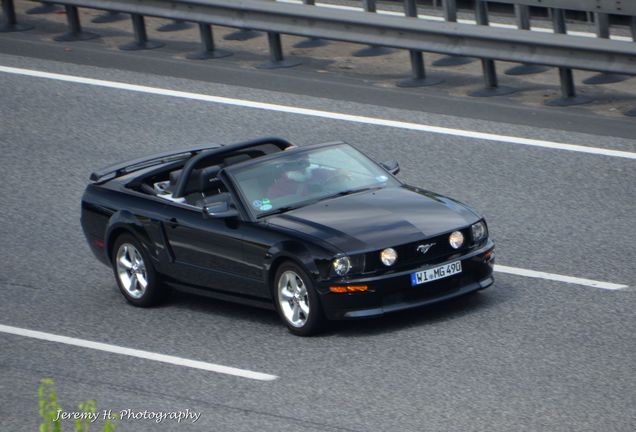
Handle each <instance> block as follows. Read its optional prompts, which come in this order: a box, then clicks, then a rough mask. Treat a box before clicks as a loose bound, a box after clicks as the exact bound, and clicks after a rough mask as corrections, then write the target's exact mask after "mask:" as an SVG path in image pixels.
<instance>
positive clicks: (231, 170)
mask: <svg viewBox="0 0 636 432" xmlns="http://www.w3.org/2000/svg"><path fill="white" fill-rule="evenodd" d="M339 146H346V147H351V148H352V149H354V150H355V151H356V152H357V153H358V154H359V155H360V156H362V157H363V158H364V159H366V160H367V161H369V162H371V164H373V165H375V166H377V167H378V168H379V169H380V170H382V171H383V172H384V173H386V175H387V176H388V177H389V178H390V179H392V180H393V181H395V182H397V186H403V185H404V183H403V182H402V181H401V180H400V179H398V178H397V177H396V176H394V175H393V174H391V173H390V172H389V171H387V169H386V168H384V167H383V166H382V165H381V164H380V163H378V162H376V161H375V160H373V159H372V158H370V157H369V156H367V155H366V154H364V153H363V152H362V151H360V150H358V149H357V148H356V147H354V146H352V145H351V144H348V143H346V142H344V141H336V142H326V143H320V144H311V145H307V146H302V147H293V148H290V149H289V150H285V151H282V152H277V153H273V154H269V155H266V156H262V157H259V158H255V159H250V160H247V161H245V162H241V163H238V164H236V165H232V166H229V167H227V168H224V169H223V172H224V174H225V175H226V176H227V177H228V178H229V180H230V181H231V183H232V189H234V191H235V194H236V197H237V198H238V200H240V201H241V204H242V206H243V208H244V209H245V210H246V211H247V212H248V213H249V215H250V219H251V220H252V221H254V222H255V221H258V220H262V219H265V218H267V217H268V216H274V215H277V214H281V213H278V212H276V211H273V212H271V213H267V212H265V213H259V212H257V211H255V210H254V209H253V208H252V206H251V205H249V200H248V198H247V197H246V196H245V194H244V192H243V188H241V186H240V183H239V181H238V179H237V178H236V176H235V171H239V170H243V169H245V168H248V167H251V166H253V165H258V164H261V163H265V162H268V161H272V160H276V159H278V158H281V157H283V156H285V157H286V156H288V155H290V154H298V155H301V154H304V153H309V152H312V151H315V150H318V149H322V148H327V147H339ZM384 187H386V186H384ZM338 196H341V195H340V194H334V195H330V196H325V197H323V198H320V199H308V200H305V201H299V202H298V203H296V204H298V205H294V206H293V209H297V208H302V207H305V206H308V205H311V204H313V203H315V202H319V201H322V200H324V199H330V198H335V197H338ZM283 207H285V206H283ZM293 209H290V211H291V210H293ZM283 213H284V212H283Z"/></svg>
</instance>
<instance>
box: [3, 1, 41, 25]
mask: <svg viewBox="0 0 636 432" xmlns="http://www.w3.org/2000/svg"><path fill="white" fill-rule="evenodd" d="M2 19H3V20H2V23H0V33H7V32H16V31H25V30H31V29H32V28H33V26H30V25H26V24H18V20H17V19H16V16H15V7H14V5H13V0H2Z"/></svg>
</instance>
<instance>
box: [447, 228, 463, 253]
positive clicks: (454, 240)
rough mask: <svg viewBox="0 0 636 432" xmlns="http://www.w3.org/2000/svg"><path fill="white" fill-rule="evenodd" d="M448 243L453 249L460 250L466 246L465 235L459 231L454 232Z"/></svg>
mask: <svg viewBox="0 0 636 432" xmlns="http://www.w3.org/2000/svg"><path fill="white" fill-rule="evenodd" d="M448 242H449V243H450V245H451V247H452V248H453V249H459V248H460V247H462V245H463V244H464V234H462V233H461V232H459V231H453V232H452V233H451V235H450V236H449V237H448Z"/></svg>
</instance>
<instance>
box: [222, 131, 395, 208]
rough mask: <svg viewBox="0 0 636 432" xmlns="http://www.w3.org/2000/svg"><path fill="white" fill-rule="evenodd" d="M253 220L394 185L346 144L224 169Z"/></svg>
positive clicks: (369, 161)
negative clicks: (229, 175) (239, 193)
mask: <svg viewBox="0 0 636 432" xmlns="http://www.w3.org/2000/svg"><path fill="white" fill-rule="evenodd" d="M229 172H230V174H231V175H232V176H233V177H234V179H235V183H236V185H237V186H238V188H239V189H240V191H241V192H242V194H243V196H244V198H245V199H246V200H247V204H248V206H249V207H250V208H251V210H252V211H253V212H254V213H255V214H256V216H264V215H267V214H271V213H277V212H283V211H286V210H290V209H293V208H298V207H302V206H303V205H307V204H309V203H312V202H316V201H320V200H323V199H328V198H330V197H335V196H340V195H344V194H348V193H355V192H358V191H362V190H366V189H369V188H380V187H385V186H394V185H398V184H399V182H398V181H397V180H395V179H394V178H393V177H391V176H390V175H389V174H387V172H386V171H384V170H383V169H382V168H380V167H379V166H378V165H376V164H375V163H374V162H372V161H371V160H369V159H368V158H367V157H366V156H364V155H363V154H362V153H360V152H359V151H357V150H356V149H354V148H353V147H351V146H349V145H347V144H338V145H333V146H328V147H319V148H316V149H311V150H307V151H294V152H290V153H289V154H285V153H280V154H279V156H278V157H276V158H275V159H272V160H266V161H263V162H262V163H257V164H255V165H248V166H246V167H236V168H234V169H231V170H229Z"/></svg>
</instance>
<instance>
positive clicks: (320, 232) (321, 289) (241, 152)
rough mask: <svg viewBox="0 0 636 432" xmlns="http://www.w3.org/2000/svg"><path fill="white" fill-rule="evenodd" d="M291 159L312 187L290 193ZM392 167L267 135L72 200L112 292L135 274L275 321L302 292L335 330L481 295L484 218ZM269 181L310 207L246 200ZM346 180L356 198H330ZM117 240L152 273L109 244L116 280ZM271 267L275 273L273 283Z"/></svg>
mask: <svg viewBox="0 0 636 432" xmlns="http://www.w3.org/2000/svg"><path fill="white" fill-rule="evenodd" d="M341 154H342V155H346V157H340V155H341ZM314 155H323V156H322V157H323V159H320V163H318V164H316V163H314V162H312V160H314V159H315V158H314V159H311V158H312V157H314ZM349 157H351V161H352V162H350V165H351V164H352V165H353V166H354V168H352V169H348V168H347V167H345V169H343V168H342V167H340V168H338V167H334V168H332V167H331V165H330V164H331V162H329V163H324V160H327V161H333V164H335V165H338V163H340V161H341V160H342V159H346V158H349ZM329 158H331V159H329ZM297 160H303V164H304V166H303V168H302V169H304V170H305V171H307V172H310V174H311V175H315V173H317V172H320V173H321V175H322V176H323V177H322V178H321V179H320V180H319V181H317V182H314V183H309V182H308V181H307V184H302V183H301V182H296V181H295V179H296V177H297V176H298V175H297V174H296V173H297V172H301V171H298V167H292V168H289V164H290V163H292V162H293V163H296V162H294V161H297ZM354 162H355V163H354ZM286 164H287V165H286ZM281 167H282V168H281ZM292 169H294V170H297V171H290V170H292ZM387 169H388V170H387ZM398 169H399V168H397V163H393V164H391V163H388V164H376V163H375V162H372V161H371V160H370V159H368V158H367V157H366V156H364V155H362V154H361V153H359V152H357V151H356V150H355V149H353V148H352V147H350V146H348V145H347V144H344V143H326V144H318V145H313V146H304V147H295V146H293V145H291V144H290V143H289V142H287V141H285V140H282V139H279V138H262V139H258V140H255V141H250V142H245V143H239V144H232V145H224V146H205V147H201V148H195V149H189V150H186V151H179V152H168V153H164V154H159V155H154V156H149V157H145V158H142V159H138V160H134V161H128V162H125V163H122V164H117V165H114V166H111V167H108V168H105V169H103V170H101V171H99V172H96V173H93V174H92V176H91V183H90V184H89V185H88V186H87V187H86V191H85V193H84V196H83V198H82V217H81V221H82V227H83V230H84V233H85V235H86V238H87V240H88V243H89V245H90V248H91V249H92V251H93V253H94V254H95V256H96V257H97V258H98V259H99V260H100V261H102V262H103V263H104V264H106V265H109V266H111V265H112V266H113V268H114V270H115V274H116V276H117V275H118V274H120V275H123V278H124V282H126V281H128V279H126V278H127V277H128V278H130V280H134V282H135V284H137V279H136V277H135V274H137V275H138V277H139V281H141V282H144V281H145V282H146V284H148V283H150V285H151V287H152V288H153V289H159V288H155V287H154V286H153V285H157V286H158V285H161V286H171V287H174V288H178V289H181V290H185V291H189V292H194V293H198V294H203V295H208V296H213V297H217V298H220V299H225V300H232V301H239V302H243V303H247V304H251V305H257V306H263V307H268V308H274V309H278V310H279V312H281V314H282V311H281V307H279V304H280V305H283V306H282V308H283V309H285V308H286V304H287V303H285V301H287V300H285V301H283V297H284V296H287V295H288V294H289V295H290V297H289V299H288V301H289V305H291V306H290V307H291V309H289V311H291V310H292V309H293V310H294V313H295V314H296V315H295V316H296V318H297V319H298V317H299V316H300V317H302V316H303V312H302V310H303V309H302V308H299V307H297V306H296V307H295V309H294V304H295V303H294V302H296V304H298V302H299V300H298V296H299V295H301V296H302V295H304V296H305V297H306V296H307V295H308V294H307V290H308V289H309V290H310V291H311V298H313V299H314V300H312V301H309V298H308V297H307V298H306V300H307V302H308V303H310V304H311V307H313V308H314V309H313V310H314V311H315V312H311V313H312V314H313V315H315V316H316V317H318V316H321V317H322V318H326V319H347V318H359V317H368V316H376V315H382V314H384V313H386V312H392V311H397V310H401V309H406V308H412V307H416V306H422V305H425V304H430V303H434V302H438V301H441V300H445V299H449V298H453V297H456V296H459V295H462V294H466V293H469V292H473V291H477V290H480V289H483V288H486V287H488V286H489V285H491V284H492V283H493V277H492V269H493V263H494V252H493V248H494V244H493V242H492V241H491V240H490V239H489V237H488V233H487V228H486V226H485V221H483V218H481V216H480V215H479V214H477V213H476V212H475V211H474V210H473V209H471V208H469V207H467V206H465V205H463V204H461V203H459V202H457V201H455V200H453V199H451V198H448V197H444V196H441V195H438V194H435V193H433V192H429V191H425V190H421V189H419V188H415V187H412V186H408V185H405V184H403V183H401V182H400V181H399V180H397V179H396V178H395V177H394V175H393V173H395V172H396V171H397V170H398ZM259 170H260V171H259ZM276 170H283V171H284V170H287V171H285V172H284V176H283V177H282V178H283V180H284V181H285V182H286V183H285V184H290V185H291V186H289V187H291V188H298V189H297V190H294V192H293V194H292V195H290V196H294V197H297V195H298V196H300V195H302V196H303V197H309V199H306V200H302V199H301V200H300V201H296V202H294V203H293V205H287V204H288V203H287V202H286V201H285V199H286V198H285V196H283V195H281V198H271V199H270V198H268V197H263V198H262V199H260V198H258V199H253V197H254V196H257V197H260V195H258V194H261V195H266V194H267V193H270V194H271V192H262V190H264V189H263V188H264V186H263V185H265V184H270V183H271V185H270V186H269V187H270V189H269V190H270V191H271V190H272V189H271V188H272V187H274V186H276V185H280V184H282V183H284V182H283V181H282V180H278V179H274V180H272V178H271V176H273V175H274V174H273V172H274V171H276ZM356 170H357V171H356ZM353 171H355V173H354V174H350V172H353ZM380 171H381V172H382V173H383V174H379V175H378V173H379V172H380ZM390 171H392V172H393V173H392V172H390ZM358 173H359V178H358V177H356V175H358ZM270 174H271V176H270ZM291 174H294V176H292V175H291ZM303 175H306V174H303ZM365 176H366V177H365ZM369 176H372V178H371V177H369ZM292 179H293V180H292ZM303 179H305V177H303ZM360 179H363V180H364V179H366V180H364V181H363V180H360ZM369 179H371V180H369ZM356 181H357V182H358V183H355V182H356ZM368 182H371V184H370V185H366V183H368ZM296 183H298V184H301V186H296ZM353 183H355V184H362V185H363V186H366V187H360V188H349V189H343V187H344V186H342V184H346V185H350V184H353ZM283 186H284V185H283ZM283 186H280V187H283ZM289 187H288V188H289ZM250 188H251V189H250ZM258 188H260V189H259V191H256V192H254V190H256V189H258ZM301 189H302V191H303V192H302V193H301V192H297V191H298V190H301ZM332 189H333V190H332ZM250 191H251V192H250ZM330 192H334V193H330ZM250 194H251V195H250ZM299 194H300V195H299ZM288 201H289V199H288ZM276 202H280V203H281V204H280V206H279V207H277V206H276ZM458 233H459V234H458ZM451 235H452V236H453V239H456V238H463V242H462V243H461V244H460V245H459V246H458V247H457V248H455V247H454V246H452V245H451V244H450V243H451V242H450V241H449V237H450V236H451ZM122 236H126V238H129V239H130V240H129V241H128V243H125V244H126V245H128V246H129V247H130V248H131V249H135V247H133V245H136V247H137V248H140V250H139V251H136V250H135V253H136V256H137V257H138V258H139V260H138V261H139V265H138V266H137V267H139V266H145V268H147V269H148V270H149V271H152V274H146V273H144V275H143V277H142V276H141V274H140V273H139V270H135V271H136V272H137V273H135V271H133V270H131V269H132V267H133V261H135V260H134V259H133V258H129V257H128V256H129V255H130V253H129V255H126V251H125V250H124V249H125V248H126V246H121V245H119V246H120V248H121V250H120V254H119V255H117V256H118V257H119V256H120V255H121V261H122V262H123V263H125V264H126V268H123V267H121V266H119V267H120V268H119V270H120V271H119V273H118V270H117V265H116V263H115V261H116V258H115V254H116V253H117V250H116V247H115V246H117V245H118V238H121V237H122ZM476 237H479V238H476ZM119 243H122V242H121V241H120V242H119ZM457 243H458V242H456V243H454V245H455V246H456V245H457ZM389 249H390V250H389ZM130 257H132V255H130ZM394 258H395V260H394V262H393V263H392V264H390V265H387V264H386V262H390V261H391V259H394ZM383 260H385V262H383ZM449 264H452V266H449ZM282 265H285V266H286V267H285V269H286V270H288V271H287V273H283V274H282V275H281V274H279V273H280V271H281V266H282ZM290 266H291V267H290ZM444 266H446V267H444ZM288 267H289V269H291V270H289V269H288ZM122 270H123V272H122ZM427 270H430V271H428V272H427ZM435 271H437V273H436V272H435ZM290 272H291V273H290ZM343 272H344V273H343ZM452 273H456V274H452ZM148 277H152V279H153V280H152V281H149V280H148ZM291 277H298V278H299V279H298V281H297V283H293V282H288V279H290V278H291ZM144 278H145V279H144ZM276 278H278V279H276ZM281 278H282V279H281ZM283 279H284V280H283ZM425 279H432V280H431V281H430V282H427V281H426V280H425ZM118 283H120V288H121V287H122V284H121V282H120V281H119V280H118ZM124 284H125V283H124ZM131 284H132V282H131ZM277 284H278V286H281V287H282V286H283V285H284V284H287V286H288V287H289V290H286V289H285V288H284V287H283V288H281V290H282V291H279V294H280V295H279V297H280V298H278V297H277V288H276V286H277ZM137 285H138V284H137ZM292 285H293V287H294V288H295V289H296V290H297V295H296V297H294V298H291V294H290V293H291V292H292V288H291V287H292ZM299 285H300V286H301V287H300V288H299ZM303 290H304V291H303ZM122 292H123V293H124V295H126V294H127V293H126V292H125V290H122ZM298 293H300V294H298ZM126 297H127V299H128V300H130V301H131V302H132V303H134V304H139V305H146V304H145V303H144V302H141V301H139V300H138V299H135V298H131V297H130V296H129V295H126ZM142 297H143V296H142ZM285 298H287V297H285ZM277 299H278V300H280V303H277ZM149 303H150V302H148V304H149ZM301 306H302V305H301ZM304 306H305V309H306V308H307V307H308V306H307V303H305V304H304ZM308 310H309V309H307V311H308ZM307 313H309V312H307ZM289 316H290V317H291V316H292V315H291V312H290V315H289ZM283 318H285V317H284V316H283ZM305 318H307V315H305ZM290 319H291V318H290ZM287 324H288V326H290V329H291V330H292V331H294V332H295V333H298V334H308V333H311V332H313V331H315V330H316V328H317V323H316V326H314V325H313V323H312V326H311V327H312V328H310V329H309V328H308V329H307V330H306V331H304V332H303V331H299V330H298V326H295V325H290V323H289V322H288V323H287ZM301 327H302V326H301Z"/></svg>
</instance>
